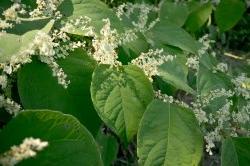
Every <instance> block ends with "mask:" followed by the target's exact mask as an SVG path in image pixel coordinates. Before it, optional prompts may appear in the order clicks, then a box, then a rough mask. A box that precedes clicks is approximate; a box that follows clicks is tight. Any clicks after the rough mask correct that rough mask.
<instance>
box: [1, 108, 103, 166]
mask: <svg viewBox="0 0 250 166" xmlns="http://www.w3.org/2000/svg"><path fill="white" fill-rule="evenodd" d="M26 137H36V138H41V139H42V140H44V141H49V143H50V145H49V146H48V147H47V149H46V150H44V151H43V152H42V153H41V155H39V157H38V158H31V159H29V160H26V161H25V162H24V163H23V165H37V164H39V165H44V166H45V165H55V166H56V165H58V166H59V165H61V164H62V163H64V164H63V165H71V164H72V161H74V162H75V163H76V164H83V165H85V164H86V165H101V158H100V154H99V151H98V148H97V145H96V143H95V141H94V139H93V137H92V136H91V134H90V133H89V132H88V131H87V129H86V128H85V127H84V126H82V125H81V123H80V122H79V121H77V120H76V118H74V117H73V116H71V115H65V114H62V113H59V112H55V111H49V110H25V111H23V112H22V113H20V114H19V115H18V116H17V117H15V118H14V119H12V120H11V121H10V123H9V124H8V125H7V126H6V127H5V128H4V129H3V130H2V131H1V133H0V142H1V144H0V153H3V152H5V151H6V150H8V149H10V147H11V146H12V145H18V144H20V143H21V142H22V140H23V139H24V138H26ZM72 147H75V148H72ZM76 152H77V153H76ZM79 152H80V153H79ZM67 154H68V155H67ZM72 154H75V155H72ZM65 155H66V156H67V157H66V156H65ZM65 157H66V158H65ZM60 160H61V161H60ZM58 161H59V162H58ZM54 162H56V163H54ZM20 165H22V163H21V164H20Z"/></svg>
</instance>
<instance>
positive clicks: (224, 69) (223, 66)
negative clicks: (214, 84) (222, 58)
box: [213, 62, 228, 73]
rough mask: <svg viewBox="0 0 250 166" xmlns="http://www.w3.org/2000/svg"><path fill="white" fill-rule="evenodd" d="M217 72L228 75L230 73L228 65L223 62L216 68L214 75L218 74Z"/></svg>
mask: <svg viewBox="0 0 250 166" xmlns="http://www.w3.org/2000/svg"><path fill="white" fill-rule="evenodd" d="M217 71H220V72H222V73H226V72H227V71H228V65H227V64H226V63H222V62H221V63H218V64H217V66H216V67H215V68H214V70H213V73H217Z"/></svg>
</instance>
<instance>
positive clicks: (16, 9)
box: [0, 1, 26, 32]
mask: <svg viewBox="0 0 250 166" xmlns="http://www.w3.org/2000/svg"><path fill="white" fill-rule="evenodd" d="M24 8H25V5H22V4H20V2H19V1H14V4H13V5H12V6H11V7H10V8H8V9H6V10H5V11H3V13H2V15H3V16H4V19H1V18H0V30H1V31H2V32H4V30H5V29H8V28H13V27H14V25H13V23H20V22H21V19H20V18H19V17H18V15H19V14H20V15H22V14H25V13H26V10H25V9H24Z"/></svg>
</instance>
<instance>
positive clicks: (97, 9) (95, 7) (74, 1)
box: [58, 0, 122, 35]
mask: <svg viewBox="0 0 250 166" xmlns="http://www.w3.org/2000/svg"><path fill="white" fill-rule="evenodd" d="M58 10H60V11H61V13H62V14H63V15H64V16H66V18H65V19H64V21H68V20H72V19H77V18H79V17H80V16H87V17H89V18H91V19H92V21H91V25H92V26H93V27H95V31H96V32H97V33H99V32H100V30H101V28H102V27H103V25H104V23H103V21H102V20H103V19H106V18H109V19H110V22H111V23H112V28H116V29H117V30H118V31H119V30H121V29H122V25H121V22H120V20H119V19H118V18H117V16H116V15H115V13H114V11H113V10H112V9H110V8H109V7H108V6H107V5H106V4H105V3H103V2H101V1H99V0H84V1H82V0H67V1H65V2H62V4H61V5H60V6H59V8H58ZM69 33H73V34H75V33H76V34H78V35H84V34H85V32H83V31H82V30H80V29H76V31H75V32H74V31H71V32H69Z"/></svg>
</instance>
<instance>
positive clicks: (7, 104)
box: [0, 95, 21, 116]
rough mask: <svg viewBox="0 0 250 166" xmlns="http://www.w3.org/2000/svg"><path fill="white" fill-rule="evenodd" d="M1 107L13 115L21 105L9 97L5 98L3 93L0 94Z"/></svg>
mask: <svg viewBox="0 0 250 166" xmlns="http://www.w3.org/2000/svg"><path fill="white" fill-rule="evenodd" d="M2 107H3V108H5V110H6V111H8V113H9V114H12V115H14V116H16V115H17V114H18V113H19V112H20V110H21V106H20V105H19V104H18V103H16V102H14V101H12V100H11V99H9V98H5V97H4V96H3V95H0V108H2Z"/></svg>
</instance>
